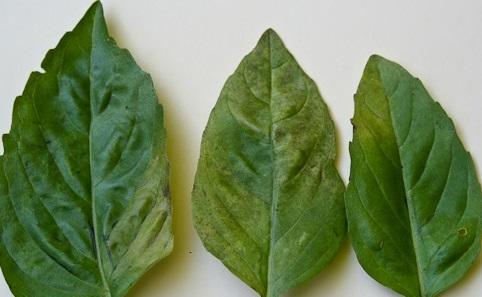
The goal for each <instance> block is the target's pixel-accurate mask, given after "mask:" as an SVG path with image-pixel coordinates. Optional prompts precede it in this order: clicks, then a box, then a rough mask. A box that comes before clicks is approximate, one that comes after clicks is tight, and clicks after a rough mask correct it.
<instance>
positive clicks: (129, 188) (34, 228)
mask: <svg viewBox="0 0 482 297" xmlns="http://www.w3.org/2000/svg"><path fill="white" fill-rule="evenodd" d="M42 67H43V69H44V70H45V73H38V72H36V73H32V75H31V76H30V79H29V80H28V83H27V86H26V87H25V90H24V93H23V95H22V96H20V97H18V98H17V99H16V101H15V107H14V112H13V123H12V127H11V131H10V133H9V134H8V135H5V136H4V137H3V144H4V150H5V153H4V156H3V157H1V159H0V169H1V170H0V236H1V238H0V243H1V244H0V264H1V267H2V270H3V273H4V275H5V277H6V279H7V282H8V284H9V286H10V288H11V290H12V292H13V293H14V294H15V295H16V296H22V297H31V296H35V297H52V296H54V297H64V296H65V297H67V296H68V297H99V296H105V297H120V296H124V295H125V294H126V292H127V291H128V290H129V288H131V286H132V285H134V284H135V282H136V281H137V280H138V279H139V278H140V277H141V276H142V274H143V273H144V272H145V271H146V270H148V269H149V268H150V267H151V266H152V265H153V264H154V263H156V262H157V261H158V260H160V259H161V258H163V257H165V256H166V255H168V254H169V253H170V251H171V249H172V232H171V206H170V200H169V187H168V163H167V158H166V135H165V130H164V127H163V111H162V107H161V106H160V105H159V103H158V99H157V97H156V95H155V91H154V88H153V85H152V81H151V79H150V77H149V75H147V74H146V73H144V72H143V71H142V70H141V69H140V68H139V67H138V66H137V65H136V63H135V61H134V59H133V58H132V57H131V55H130V54H129V53H128V52H127V51H126V50H123V49H120V48H118V47H117V46H116V44H115V43H114V41H113V40H112V39H111V38H110V37H109V35H108V32H107V28H106V24H105V21H104V18H103V12H102V7H101V4H100V3H99V2H97V3H95V4H94V5H93V6H92V7H91V8H90V9H89V11H88V12H87V14H86V15H85V16H84V18H83V19H82V20H81V21H80V23H79V24H78V25H77V26H76V28H75V29H74V30H73V31H72V32H69V33H67V34H66V35H65V36H64V37H63V38H62V40H61V41H60V43H59V44H58V46H57V48H55V49H54V50H51V51H50V52H49V53H48V54H47V56H46V58H45V60H44V61H43V63H42Z"/></svg>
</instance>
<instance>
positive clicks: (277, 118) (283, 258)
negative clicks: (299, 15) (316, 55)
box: [193, 29, 346, 297]
mask: <svg viewBox="0 0 482 297" xmlns="http://www.w3.org/2000/svg"><path fill="white" fill-rule="evenodd" d="M335 154H336V147H335V127H334V124H333V121H332V120H331V118H330V115H329V112H328V108H327V106H326V105H325V103H324V102H323V100H322V98H321V96H320V94H319V92H318V89H317V87H316V85H315V83H314V82H313V81H312V80H311V79H310V78H309V77H308V76H307V75H306V74H305V73H304V72H303V70H302V69H301V68H300V66H299V65H298V64H297V62H296V61H295V59H294V58H293V56H292V55H291V54H290V53H289V52H288V50H287V49H286V48H285V47H284V45H283V43H282V41H281V40H280V39H279V37H278V36H277V35H276V33H275V32H274V31H273V30H271V29H270V30H268V31H266V32H265V33H264V35H263V36H262V37H261V39H260V41H259V43H258V45H257V46H256V48H255V49H254V50H253V51H252V52H251V53H250V54H249V55H248V56H246V57H245V58H244V59H243V61H242V62H241V64H240V65H239V67H238V69H237V70H236V71H235V72H234V74H233V75H232V76H231V77H230V78H229V79H228V81H227V82H226V84H225V86H224V88H223V90H222V92H221V96H220V98H219V100H218V102H217V104H216V107H215V108H214V110H213V111H212V113H211V116H210V119H209V123H208V125H207V128H206V130H205V132H204V136H203V141H202V146H201V157H200V160H199V164H198V169H197V174H196V181H195V185H194V190H193V208H194V209H193V215H194V220H195V225H196V228H197V231H198V233H199V235H200V237H201V239H202V241H203V242H204V245H205V247H206V248H207V249H208V250H209V251H210V252H211V253H212V254H214V255H215V256H216V257H217V258H219V259H220V260H221V261H223V263H224V264H225V265H226V266H227V267H228V268H229V269H230V270H231V271H232V272H233V273H234V274H236V275H237V276H238V277H239V278H241V279H242V280H243V281H244V282H245V283H247V284H248V285H249V286H251V287H252V288H253V289H255V290H256V291H257V292H258V293H259V294H260V295H261V296H267V297H277V296H279V295H280V294H282V293H284V292H286V291H287V290H288V289H290V288H292V287H295V286H296V285H298V284H300V283H302V282H304V281H305V280H308V279H309V278H311V277H313V276H314V275H315V274H317V273H318V272H319V271H320V270H321V269H322V268H323V267H325V266H326V265H327V264H328V263H329V262H330V260H331V259H332V258H333V257H334V255H335V254H336V253H337V251H338V249H339V247H340V245H341V243H342V241H343V239H344V237H345V233H346V232H345V229H346V223H345V213H344V202H343V192H344V185H343V182H342V180H341V179H340V177H339V175H338V172H337V170H336V167H335V164H334V163H335Z"/></svg>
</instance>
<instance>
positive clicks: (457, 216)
mask: <svg viewBox="0 0 482 297" xmlns="http://www.w3.org/2000/svg"><path fill="white" fill-rule="evenodd" d="M353 126H354V136H353V142H352V143H351V144H350V155H351V159H352V165H351V176H350V182H349V185H348V188H347V193H346V207H347V214H348V225H349V231H350V236H351V238H352V242H353V246H354V249H355V251H356V254H357V257H358V260H359V261H360V263H361V265H362V266H363V268H364V269H365V270H366V271H367V272H368V273H369V274H370V275H371V276H372V277H373V278H374V279H376V280H377V281H379V282H380V283H382V284H383V285H385V286H388V287H390V288H392V289H393V290H395V291H397V292H399V293H401V294H403V295H405V296H409V297H432V296H437V295H439V294H440V293H441V292H443V291H444V290H446V289H447V288H448V287H450V286H451V285H453V284H454V283H456V282H457V281H458V280H460V279H461V278H462V277H463V276H464V274H465V273H466V272H467V270H468V269H469V268H470V267H471V266H472V264H473V263H474V261H475V259H476V257H477V255H478V254H479V251H480V214H481V209H482V198H481V197H482V195H481V189H480V184H479V182H478V180H477V177H476V173H475V169H474V164H473V161H472V159H471V157H470V155H469V153H467V151H466V150H465V149H464V147H463V144H462V143H461V141H460V139H459V138H458V136H457V133H456V131H455V128H454V125H453V123H452V121H451V120H450V118H449V117H448V116H447V114H446V113H445V112H444V110H443V109H442V107H441V106H440V105H439V104H438V103H437V102H435V101H434V100H433V99H432V98H431V97H430V95H429V94H428V92H427V91H426V89H425V88H424V86H423V85H422V83H421V82H420V80H419V79H417V78H415V77H413V76H412V75H410V73H408V72H407V71H406V70H405V69H403V68H402V67H401V66H400V65H398V64H396V63H393V62H391V61H388V60H386V59H384V58H382V57H379V56H373V57H371V58H370V60H369V61H368V64H367V66H366V68H365V71H364V74H363V77H362V79H361V82H360V85H359V88H358V91H357V94H356V95H355V116H354V118H353Z"/></svg>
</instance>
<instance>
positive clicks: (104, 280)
mask: <svg viewBox="0 0 482 297" xmlns="http://www.w3.org/2000/svg"><path fill="white" fill-rule="evenodd" d="M99 10H100V9H99V8H98V9H96V11H95V14H94V16H93V20H92V33H91V44H92V48H91V52H90V57H89V81H90V82H89V96H90V98H89V99H90V100H89V104H90V106H89V107H90V123H89V174H90V196H91V199H92V225H93V229H94V241H95V252H96V257H97V266H98V269H99V273H100V277H101V280H102V285H103V287H104V289H105V293H106V297H112V293H111V289H110V286H109V283H108V282H107V278H106V276H105V272H104V269H103V268H102V255H101V251H100V238H99V232H98V230H97V229H98V227H97V212H96V203H95V200H96V199H95V195H94V193H95V191H94V187H95V185H96V183H94V180H93V172H92V169H93V168H92V164H93V154H92V131H93V125H92V123H93V118H94V112H93V110H94V108H93V105H92V102H93V100H92V98H94V89H93V87H92V85H93V84H92V82H93V81H94V78H93V57H94V54H93V53H94V47H95V34H96V32H97V28H96V27H97V17H98V16H97V15H98V13H99Z"/></svg>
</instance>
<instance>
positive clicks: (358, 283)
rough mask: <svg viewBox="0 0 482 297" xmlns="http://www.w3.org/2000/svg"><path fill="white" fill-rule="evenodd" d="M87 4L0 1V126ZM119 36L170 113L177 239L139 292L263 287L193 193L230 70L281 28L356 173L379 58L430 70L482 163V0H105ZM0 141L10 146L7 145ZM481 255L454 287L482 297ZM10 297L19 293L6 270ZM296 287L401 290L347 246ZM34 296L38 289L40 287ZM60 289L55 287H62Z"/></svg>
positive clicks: (359, 295)
mask: <svg viewBox="0 0 482 297" xmlns="http://www.w3.org/2000/svg"><path fill="white" fill-rule="evenodd" d="M91 3H92V1H89V0H82V1H81V0H76V1H65V0H55V1H54V0H42V1H34V0H29V1H27V0H14V1H8V0H0V36H1V39H2V41H1V43H0V66H1V67H0V133H2V134H3V133H6V132H7V131H8V130H9V127H10V122H11V111H12V107H13V102H14V98H15V97H16V96H17V95H19V94H21V93H22V90H23V88H24V85H25V83H26V81H27V78H28V75H29V73H30V72H31V71H33V70H40V69H39V65H40V62H41V60H42V59H43V57H44V55H45V54H46V52H47V50H48V49H50V48H52V47H54V46H55V45H56V44H57V42H58V41H59V39H60V38H61V36H62V35H63V34H64V33H65V32H66V31H69V30H71V29H72V28H73V27H74V26H75V24H76V23H77V22H78V21H79V19H80V17H81V16H82V15H83V14H84V12H85V11H86V9H87V8H88V7H89V6H90V4H91ZM104 9H105V15H106V18H107V22H108V25H109V28H110V31H111V35H112V36H113V37H114V38H115V39H116V40H117V42H118V43H119V44H120V45H121V46H122V47H126V48H128V49H129V50H130V51H131V53H132V54H133V55H134V57H135V58H136V60H137V62H138V63H139V64H140V65H141V67H142V68H143V69H144V70H146V71H147V72H149V73H151V74H152V77H153V79H154V83H155V85H156V88H157V92H158V95H159V97H160V100H161V102H162V104H163V105H164V108H165V111H166V116H167V120H166V121H167V122H166V125H167V129H168V137H169V139H168V142H169V158H170V161H171V166H172V177H171V179H172V182H171V185H172V195H173V201H174V215H175V235H176V247H175V251H174V253H173V254H172V255H171V256H170V257H169V258H168V259H166V260H164V261H162V262H161V263H160V264H159V265H157V266H156V267H155V268H154V269H153V270H152V271H150V272H149V273H148V274H147V275H146V276H145V277H144V278H143V279H142V280H141V281H140V282H139V283H138V285H137V286H136V287H135V288H134V289H133V291H132V293H131V294H130V295H129V297H154V296H159V297H192V296H209V297H226V296H230V297H255V296H257V295H256V294H255V293H254V292H253V291H252V290H251V289H250V288H248V287H247V286H245V285H244V284H243V283H242V282H241V281H239V280H238V279H237V278H236V277H235V276H233V275H232V274H231V273H230V272H229V271H228V270H227V269H225V268H224V266H223V265H222V264H221V263H220V262H219V261H218V260H216V259H215V258H214V257H213V256H211V255H210V254H208V253H207V252H206V250H205V249H204V248H203V247H202V245H201V243H200V241H199V239H198V238H197V236H196V234H195V232H194V229H193V227H192V222H191V216H190V212H191V207H190V191H191V187H192V183H193V177H194V173H195V168H196V163H197V158H198V155H199V145H200V140H201V134H202V131H203V129H204V127H205V125H206V123H207V119H208V116H209V113H210V111H211V109H212V107H213V106H214V104H215V102H216V100H217V97H218V95H219V93H220V91H221V88H222V86H223V84H224V82H225V80H226V79H227V77H228V76H229V75H230V74H231V73H232V72H233V71H234V69H235V68H236V66H237V65H238V63H239V62H240V61H241V59H242V58H243V56H244V55H246V54H247V53H248V52H249V51H250V50H251V49H252V48H253V47H254V46H255V44H256V42H257V40H258V38H259V37H260V36H261V34H262V33H263V31H264V30H265V29H267V28H269V27H272V28H274V29H275V30H276V31H277V32H278V34H279V35H280V36H281V38H282V39H283V40H284V42H285V44H286V46H287V47H288V48H289V49H290V51H291V52H292V53H293V54H294V56H295V57H296V58H297V60H298V62H299V63H300V64H301V65H302V67H303V68H304V69H305V71H306V72H307V73H308V74H309V75H310V76H311V77H312V78H313V79H314V80H315V81H316V82H317V83H318V86H319V89H320V91H321V93H322V95H323V97H324V99H325V101H326V102H327V104H328V106H329V108H330V110H331V114H332V116H333V118H334V120H335V123H336V125H337V128H338V137H339V138H338V143H339V163H338V166H339V169H340V171H341V174H342V176H343V178H344V180H345V181H347V180H348V175H349V164H350V159H349V155H348V142H349V140H350V139H351V136H352V132H351V130H352V127H351V124H350V121H349V120H350V118H351V117H352V115H353V94H354V92H355V90H356V88H357V84H358V81H359V79H360V77H361V74H362V71H363V67H364V65H365V63H366V61H367V59H368V57H369V55H370V54H373V53H378V54H381V55H383V56H385V57H387V58H390V59H393V60H395V61H397V62H399V63H401V64H402V65H404V66H405V67H406V68H407V69H408V70H409V71H410V72H411V73H412V74H414V75H416V76H418V77H420V78H421V79H422V81H423V82H424V83H425V86H426V87H427V88H428V90H429V91H430V92H431V94H432V95H433V97H434V98H435V99H436V100H438V101H439V102H440V103H441V104H442V106H443V107H444V108H445V110H446V111H447V113H448V114H449V115H450V116H451V117H452V118H453V119H454V121H455V124H456V126H457V129H458V132H459V136H460V137H461V138H462V139H463V142H464V143H465V145H466V148H467V149H468V150H469V151H471V153H472V155H473V157H474V159H475V163H476V166H477V168H478V170H479V171H480V169H481V166H480V164H481V162H482V138H481V130H482V120H481V119H480V116H481V112H482V58H481V55H482V2H481V1H479V0H470V1H469V0H466V1H440V0H433V1H421V0H419V1H390V0H380V1H374V0H371V1H341V0H329V1H327V0H313V1H303V0H297V1H293V0H288V1H280V0H278V1H275V0H272V1H261V0H238V1H228V0H218V1H213V0H203V1H196V0H193V1H182V0H176V1H174V0H173V1H164V0H136V1H134V0H130V1H129V0H125V1H121V0H111V1H107V0H106V1H104ZM1 149H2V148H1V147H0V152H3V151H1ZM481 292H482V261H481V260H480V258H479V261H478V262H477V264H476V265H475V266H474V267H473V268H472V269H471V270H470V272H469V274H468V275H467V277H466V278H465V279H464V280H463V281H462V282H461V283H459V284H458V285H456V286H455V287H454V288H453V289H451V290H449V291H448V292H447V293H446V294H444V295H443V296H447V297H450V296H451V297H477V296H478V297H480V296H482V293H481ZM0 296H1V297H11V296H12V294H11V293H10V291H9V289H8V287H7V285H6V284H5V282H4V280H3V278H0ZM287 296H290V297H291V296H293V297H294V296H297V297H315V296H317V297H319V296H329V297H351V296H353V297H378V296H398V295H397V294H395V293H393V292H391V291H390V290H388V289H385V288H384V287H382V286H380V285H379V284H378V283H377V282H375V281H374V280H372V279H371V278H370V277H369V276H368V275H367V274H366V273H365V272H364V271H363V270H362V269H361V267H360V266H359V265H358V263H357V261H356V258H355V255H354V253H353V251H352V250H351V248H350V246H349V243H348V242H347V243H346V244H345V245H344V247H343V248H342V250H341V252H340V254H339V255H338V256H337V257H336V259H335V261H334V262H333V263H332V264H331V265H330V266H329V267H328V268H327V269H326V270H324V271H323V272H322V273H320V275H319V276H317V277H316V278H314V279H313V280H311V281H309V282H308V283H306V284H305V285H303V286H302V287H300V288H297V289H295V290H293V291H292V292H290V294H288V295H287ZM32 297H35V296H32ZM52 297H55V296H52Z"/></svg>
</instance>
